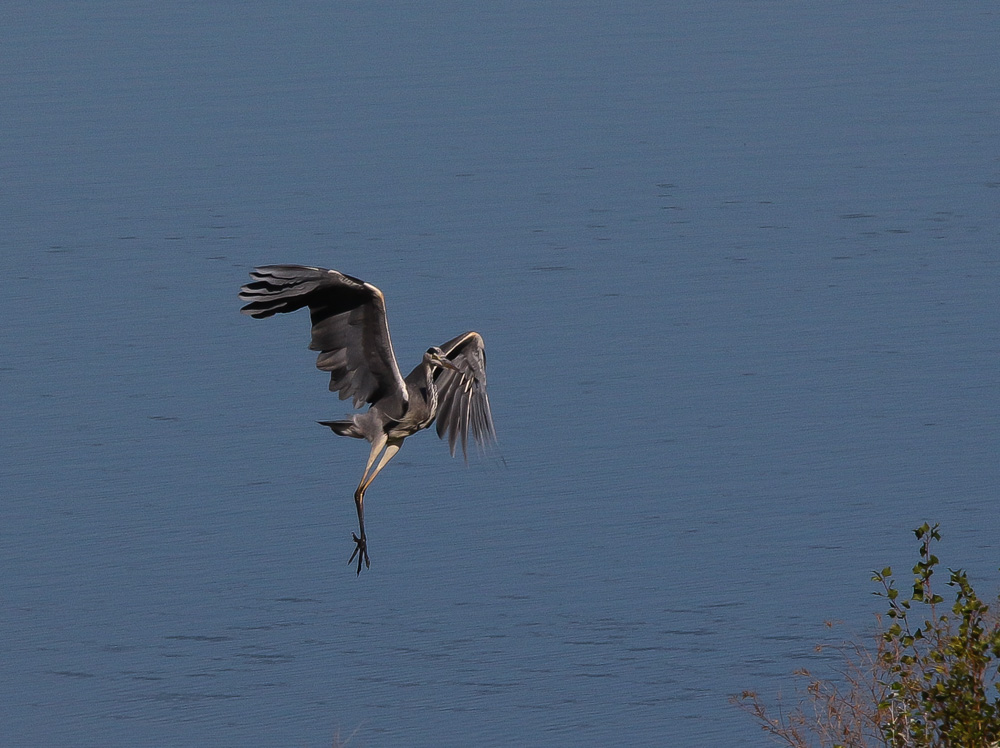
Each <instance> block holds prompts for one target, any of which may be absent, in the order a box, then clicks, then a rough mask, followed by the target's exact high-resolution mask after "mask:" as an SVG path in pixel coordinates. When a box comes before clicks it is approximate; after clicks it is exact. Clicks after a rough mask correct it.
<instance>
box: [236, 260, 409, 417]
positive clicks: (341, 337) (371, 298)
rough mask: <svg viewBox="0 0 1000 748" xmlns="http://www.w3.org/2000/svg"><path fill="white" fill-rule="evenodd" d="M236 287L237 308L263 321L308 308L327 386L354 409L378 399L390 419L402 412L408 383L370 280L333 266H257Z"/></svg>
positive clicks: (378, 293) (378, 294)
mask: <svg viewBox="0 0 1000 748" xmlns="http://www.w3.org/2000/svg"><path fill="white" fill-rule="evenodd" d="M250 277H251V278H253V281H252V282H250V283H247V284H246V285H245V286H243V288H241V289H240V298H241V299H242V300H243V301H247V302H249V303H248V304H247V305H246V306H244V307H243V308H242V309H241V310H240V311H241V312H242V313H243V314H249V315H250V316H251V317H255V318H257V319H262V318H264V317H270V316H272V315H274V314H279V313H285V312H294V311H296V310H298V309H301V308H303V307H309V316H310V318H311V320H312V340H311V342H310V344H309V348H310V349H312V350H314V351H319V352H320V353H319V356H318V357H317V359H316V367H317V368H318V369H321V370H322V371H328V372H330V390H331V391H332V392H338V393H339V394H340V399H341V400H346V399H347V398H352V400H353V402H354V407H356V408H357V407H360V406H361V405H363V404H364V403H372V404H375V403H378V404H379V407H380V408H381V409H382V410H383V411H385V412H386V413H387V414H388V415H389V416H390V417H393V418H400V417H402V415H403V413H404V412H405V411H406V405H407V394H406V385H405V384H404V382H403V377H402V375H401V374H400V372H399V366H398V364H397V363H396V355H395V353H394V352H393V350H392V341H391V339H390V338H389V324H388V321H387V319H386V313H385V298H384V297H383V296H382V292H381V291H379V290H378V289H377V288H376V287H375V286H373V285H372V284H371V283H365V282H364V281H363V280H360V279H358V278H354V277H352V276H350V275H344V274H343V273H339V272H337V271H336V270H327V269H325V268H315V267H305V266H302V265H265V266H262V267H258V268H255V269H254V270H253V272H252V273H250Z"/></svg>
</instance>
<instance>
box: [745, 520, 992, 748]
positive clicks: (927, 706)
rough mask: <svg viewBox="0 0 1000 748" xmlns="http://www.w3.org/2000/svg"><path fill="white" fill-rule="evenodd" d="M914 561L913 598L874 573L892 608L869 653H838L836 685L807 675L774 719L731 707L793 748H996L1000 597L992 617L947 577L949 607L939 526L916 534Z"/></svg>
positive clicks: (959, 581) (960, 575) (752, 700)
mask: <svg viewBox="0 0 1000 748" xmlns="http://www.w3.org/2000/svg"><path fill="white" fill-rule="evenodd" d="M914 534H915V535H916V537H917V540H918V541H919V542H920V560H919V561H918V562H917V564H916V565H915V566H914V567H913V586H912V588H911V590H910V594H909V596H906V595H904V594H901V593H900V589H899V588H898V587H897V586H896V580H895V578H894V577H893V573H892V569H891V568H888V567H887V568H885V569H882V571H880V572H873V576H872V581H873V582H875V583H876V584H877V585H878V586H879V590H878V591H877V592H876V593H875V594H877V595H879V596H880V597H882V598H884V599H885V600H886V602H887V603H888V610H887V611H886V613H885V615H884V616H878V617H877V619H876V620H877V623H878V631H877V634H876V637H875V641H874V643H873V644H869V645H865V644H864V643H861V642H855V643H852V644H847V645H843V646H842V647H840V648H839V649H840V653H841V654H842V655H843V666H842V668H841V669H840V678H838V679H837V680H836V681H834V680H827V679H819V678H815V677H814V676H813V675H812V674H811V673H809V672H808V671H806V670H799V671H797V673H796V674H797V675H799V676H801V677H802V678H804V679H805V680H806V686H805V691H804V693H803V692H800V693H799V699H798V701H797V703H796V704H795V705H794V706H793V707H791V708H790V709H787V710H786V709H785V708H784V707H783V705H782V704H780V703H779V704H778V706H777V707H776V710H777V715H775V714H773V713H772V711H771V710H769V709H768V708H767V706H766V705H765V704H764V703H763V702H762V701H761V699H760V698H759V697H758V696H757V694H756V693H754V692H752V691H745V692H744V693H743V694H741V695H740V696H738V697H735V699H734V701H735V702H736V703H737V704H738V705H739V706H740V707H741V708H742V709H744V710H745V711H747V712H748V713H750V714H751V715H752V716H753V717H754V718H755V719H756V720H757V722H758V723H759V724H760V725H761V727H762V729H764V730H765V731H766V732H768V733H769V734H770V735H772V736H773V737H774V738H775V739H776V741H777V742H779V743H781V744H784V745H787V746H792V747H793V748H807V747H809V748H811V747H813V746H820V747H823V748H826V747H830V748H838V747H842V748H870V747H871V746H885V747H887V748H1000V598H998V599H997V601H996V602H995V603H994V605H993V607H992V609H991V608H990V606H989V605H987V604H986V603H985V602H983V601H982V600H981V599H980V598H979V596H978V595H977V594H976V592H975V590H974V589H973V587H972V584H971V583H970V582H969V579H968V576H967V575H966V573H965V572H964V571H962V570H961V569H959V570H951V569H949V572H950V577H949V580H948V585H949V586H950V587H951V588H952V589H953V590H954V597H955V601H954V604H952V605H951V606H950V607H949V606H947V605H946V603H945V600H944V598H943V597H942V596H941V595H939V594H937V592H935V591H934V588H933V587H932V584H931V581H932V577H933V576H934V573H935V569H936V567H937V566H938V564H939V561H938V557H937V556H935V555H934V553H933V552H932V546H933V544H934V543H935V542H937V541H940V540H941V535H940V533H939V532H938V525H934V526H933V527H931V526H929V525H927V524H924V525H923V526H921V527H918V528H917V529H916V530H914Z"/></svg>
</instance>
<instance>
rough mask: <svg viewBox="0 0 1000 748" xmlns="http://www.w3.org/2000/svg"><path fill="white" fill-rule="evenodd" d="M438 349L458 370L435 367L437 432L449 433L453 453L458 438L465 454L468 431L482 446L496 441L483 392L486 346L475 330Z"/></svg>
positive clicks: (441, 435) (485, 396)
mask: <svg viewBox="0 0 1000 748" xmlns="http://www.w3.org/2000/svg"><path fill="white" fill-rule="evenodd" d="M441 350H443V351H444V354H445V356H446V357H447V358H448V360H449V361H451V362H452V363H453V364H454V365H455V367H456V368H457V369H458V371H451V370H450V369H438V371H437V373H436V374H435V375H434V382H435V384H436V385H437V389H438V412H437V433H438V436H439V437H441V438H442V439H444V437H445V435H446V434H447V436H448V448H449V449H450V450H451V454H452V457H454V456H455V445H456V443H457V442H458V441H459V440H461V442H462V455H463V456H466V455H467V453H466V444H467V443H468V440H469V434H470V433H471V434H472V438H473V439H474V440H475V441H476V443H477V444H478V445H479V446H481V447H486V446H488V445H490V444H492V443H494V442H496V431H494V429H493V415H492V413H490V399H489V397H487V395H486V350H485V347H484V346H483V338H482V336H481V335H480V334H479V333H478V332H467V333H464V334H462V335H459V336H458V337H457V338H452V339H451V340H449V341H448V342H447V343H444V344H442V345H441Z"/></svg>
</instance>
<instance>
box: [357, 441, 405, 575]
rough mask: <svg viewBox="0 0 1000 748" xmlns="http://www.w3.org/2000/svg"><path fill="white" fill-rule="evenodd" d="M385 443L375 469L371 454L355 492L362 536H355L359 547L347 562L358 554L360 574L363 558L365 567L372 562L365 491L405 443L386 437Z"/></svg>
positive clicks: (373, 453)
mask: <svg viewBox="0 0 1000 748" xmlns="http://www.w3.org/2000/svg"><path fill="white" fill-rule="evenodd" d="M380 441H381V440H380ZM384 443H385V444H386V447H385V452H383V453H382V459H380V460H379V461H378V464H377V465H376V466H375V468H374V470H372V469H371V466H372V463H373V462H374V456H370V457H369V458H368V467H366V468H365V476H364V477H363V478H362V479H361V484H360V485H359V486H358V490H357V491H355V492H354V503H355V504H356V505H357V507H358V524H359V525H360V527H361V537H360V538H359V537H358V536H357V535H355V536H353V537H354V542H355V543H357V546H358V547H357V548H355V549H354V553H352V554H351V558H350V559H349V560H348V561H347V563H351V561H353V560H354V557H355V556H357V557H358V574H360V573H361V561H362V559H363V560H364V562H365V568H367V567H369V566H371V562H370V561H369V560H368V544H367V541H366V539H365V491H367V490H368V486H370V485H371V484H372V481H373V480H375V476H376V475H378V474H379V473H380V472H381V471H382V468H384V467H385V466H386V465H388V464H389V460H391V459H392V458H393V457H395V456H396V453H397V452H398V451H399V448H400V447H401V446H402V444H403V440H402V439H384ZM375 446H376V444H375V443H373V444H372V455H375V454H376V452H375ZM379 447H380V448H381V445H379Z"/></svg>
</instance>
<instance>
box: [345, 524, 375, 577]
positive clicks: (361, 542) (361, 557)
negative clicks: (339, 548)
mask: <svg viewBox="0 0 1000 748" xmlns="http://www.w3.org/2000/svg"><path fill="white" fill-rule="evenodd" d="M351 537H352V538H353V539H354V542H355V543H357V548H355V549H354V553H352V554H351V557H350V558H349V559H347V563H351V562H352V561H353V560H354V557H355V556H357V557H358V575H359V576H360V574H361V562H362V561H364V562H365V568H366V569H368V568H371V565H372V562H371V561H370V560H369V559H368V543H367V542H366V541H365V535H364V533H362V534H361V537H360V538H359V537H358V536H357V535H355V534H354V533H353V532H352V533H351Z"/></svg>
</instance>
